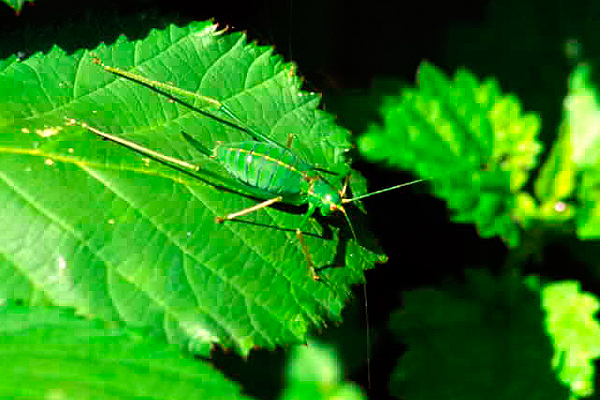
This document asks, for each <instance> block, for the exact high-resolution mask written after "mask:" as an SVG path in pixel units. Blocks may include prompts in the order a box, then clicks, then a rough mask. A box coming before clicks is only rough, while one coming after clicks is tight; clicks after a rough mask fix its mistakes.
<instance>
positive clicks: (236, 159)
mask: <svg viewBox="0 0 600 400" xmlns="http://www.w3.org/2000/svg"><path fill="white" fill-rule="evenodd" d="M213 156H214V157H215V158H216V159H217V160H219V161H220V162H221V164H222V165H223V166H224V167H225V169H226V170H227V171H228V172H229V173H230V174H231V175H233V176H234V177H235V178H237V179H238V180H240V181H242V182H244V183H245V184H247V185H249V186H252V187H255V188H258V189H261V190H264V191H267V192H269V193H271V194H273V195H274V196H283V197H284V199H289V200H296V201H297V200H299V199H300V197H302V195H303V194H304V193H303V188H306V180H305V174H306V172H307V171H310V169H311V168H310V165H308V164H306V163H305V162H303V161H302V160H300V159H299V158H298V157H297V156H296V155H294V154H293V153H292V152H291V151H290V150H288V149H286V148H282V147H278V146H275V145H271V144H269V143H265V142H257V141H248V142H238V143H226V144H220V145H217V146H216V147H215V148H214V150H213Z"/></svg>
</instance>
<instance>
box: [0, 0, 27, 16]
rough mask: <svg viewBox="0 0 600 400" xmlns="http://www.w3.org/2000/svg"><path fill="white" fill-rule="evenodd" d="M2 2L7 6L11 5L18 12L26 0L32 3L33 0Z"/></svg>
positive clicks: (7, 0)
mask: <svg viewBox="0 0 600 400" xmlns="http://www.w3.org/2000/svg"><path fill="white" fill-rule="evenodd" d="M2 2H4V3H6V4H7V5H8V6H9V7H12V8H13V9H14V10H15V12H16V13H17V14H18V13H20V12H21V10H22V9H23V4H25V3H26V2H30V3H33V0H2Z"/></svg>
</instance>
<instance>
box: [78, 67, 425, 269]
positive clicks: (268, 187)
mask: <svg viewBox="0 0 600 400" xmlns="http://www.w3.org/2000/svg"><path fill="white" fill-rule="evenodd" d="M93 62H94V63H95V64H97V65H99V66H101V67H102V68H104V70H105V71H107V72H110V73H113V74H115V75H118V76H120V77H123V78H126V79H129V80H132V81H134V82H137V83H141V84H143V85H145V86H148V87H150V88H152V89H155V90H157V91H160V92H164V93H167V94H174V95H179V96H187V97H191V98H193V99H194V100H197V101H198V100H199V101H200V102H201V103H202V104H204V106H206V107H211V108H213V109H216V110H218V111H220V112H222V113H223V114H224V115H225V116H227V117H228V119H229V120H231V121H232V122H233V124H234V125H236V126H237V127H238V128H239V129H240V130H242V131H244V132H246V133H248V135H249V136H251V138H252V140H249V141H242V142H235V143H218V144H216V145H215V147H214V148H213V149H212V150H209V149H207V148H205V147H204V146H203V145H202V144H200V143H198V142H197V141H196V140H195V139H193V138H192V137H190V136H189V135H188V134H187V133H185V132H182V134H183V136H184V138H185V139H186V140H187V141H188V142H190V144H192V145H193V146H194V147H195V148H196V149H197V150H199V151H200V152H201V153H202V154H204V155H205V156H208V157H210V158H212V159H215V160H217V161H218V162H219V163H220V164H221V165H222V166H223V167H224V168H225V170H226V171H227V172H228V173H229V174H230V175H231V177H233V178H234V179H235V180H236V181H237V182H239V183H240V184H241V185H243V186H244V187H248V188H250V189H251V191H252V192H253V193H254V194H255V195H256V196H257V197H258V198H260V199H264V201H262V202H260V203H257V204H256V205H254V206H252V207H249V208H246V209H243V210H240V211H237V212H232V213H230V214H227V215H225V216H223V217H216V222H217V223H223V222H225V221H230V220H234V219H236V218H238V217H241V216H244V215H246V214H250V213H252V212H254V211H257V210H260V209H262V208H265V207H269V206H271V205H273V204H276V203H283V204H289V205H293V206H303V205H307V206H308V209H307V211H306V213H305V214H304V216H303V218H302V220H301V221H300V223H299V225H298V226H297V227H296V229H295V231H296V237H297V238H298V241H299V243H300V246H301V249H302V252H303V253H304V256H305V258H306V264H307V266H308V270H309V274H310V276H311V278H312V279H314V280H319V279H320V276H319V274H318V273H317V271H316V269H315V265H314V263H313V261H312V257H311V253H310V251H309V248H308V246H307V244H306V243H305V241H304V237H303V231H302V229H303V228H304V227H305V226H306V223H307V221H308V220H309V218H310V217H312V216H313V215H314V214H315V212H316V211H317V209H318V210H319V211H320V213H321V215H323V216H329V215H332V214H334V213H336V212H341V213H342V214H344V216H345V218H346V221H347V222H348V226H349V228H350V230H351V232H352V235H353V236H354V238H355V239H356V234H355V232H354V228H353V227H352V223H351V221H350V218H349V217H348V214H347V213H346V210H345V208H344V204H347V203H351V202H355V201H358V200H360V199H363V198H366V197H369V196H373V195H376V194H379V193H383V192H387V191H390V190H394V189H398V188H401V187H403V186H407V185H410V184H413V183H416V182H419V181H421V179H419V180H415V181H411V182H407V183H403V184H399V185H396V186H392V187H389V188H385V189H382V190H378V191H375V192H372V193H367V194H364V195H362V196H357V197H353V198H346V197H345V195H346V190H347V186H348V180H346V182H345V183H344V185H343V187H342V188H341V189H336V188H335V187H334V186H333V185H332V184H331V183H330V182H329V181H328V180H327V179H326V178H325V176H324V174H326V173H329V174H333V172H330V171H327V170H324V169H322V168H318V167H316V166H314V165H312V164H310V163H309V162H308V161H305V160H304V159H303V158H302V157H301V156H300V155H299V154H297V153H296V152H295V151H294V150H293V148H292V138H293V137H292V136H290V137H289V138H288V143H287V144H286V145H283V144H280V143H278V142H276V141H274V140H272V139H271V138H269V137H268V136H266V135H264V134H263V133H261V132H259V131H257V130H255V129H252V128H250V127H249V126H248V125H247V124H245V123H244V122H243V121H242V120H241V119H240V118H238V117H237V116H236V115H235V114H234V113H233V112H232V111H231V110H230V109H229V108H228V107H227V106H226V105H225V104H223V103H222V102H220V101H219V100H217V99H215V98H212V97H207V96H202V95H200V94H197V93H194V92H190V91H187V90H184V89H180V88H178V87H176V86H172V85H169V84H166V83H162V82H158V81H153V80H150V79H148V78H146V77H144V76H141V75H137V74H133V73H130V72H128V71H125V70H122V69H119V68H116V67H112V66H109V65H105V64H104V63H102V61H101V60H100V59H98V58H94V59H93ZM207 115H208V116H210V114H207ZM80 124H81V125H82V126H83V127H85V128H86V129H88V130H90V131H91V132H93V133H95V134H97V135H98V136H100V137H101V138H103V139H106V140H110V141H113V142H115V143H117V144H120V145H122V146H125V147H127V148H130V149H132V150H135V151H137V152H139V153H141V154H143V155H147V156H149V157H152V158H154V159H156V160H159V161H161V162H163V163H166V164H168V165H171V166H176V167H178V168H182V169H185V170H188V171H191V172H192V173H196V172H198V171H199V170H200V167H199V166H197V165H193V164H190V163H188V162H186V161H183V160H181V159H177V158H173V157H170V156H168V155H165V154H162V153H159V152H156V151H154V150H151V149H149V148H147V147H143V146H140V145H138V144H136V143H134V142H132V141H129V140H126V139H123V138H121V137H118V136H115V135H111V134H109V133H106V132H102V131H100V130H98V129H96V128H94V127H92V126H89V125H88V124H86V123H80Z"/></svg>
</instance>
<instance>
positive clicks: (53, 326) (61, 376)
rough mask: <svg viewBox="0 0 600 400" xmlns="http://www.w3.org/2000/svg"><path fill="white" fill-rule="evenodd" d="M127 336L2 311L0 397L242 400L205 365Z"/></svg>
mask: <svg viewBox="0 0 600 400" xmlns="http://www.w3.org/2000/svg"><path fill="white" fill-rule="evenodd" d="M132 333H133V332H130V331H127V330H125V329H121V328H118V327H107V326H106V324H105V323H104V322H102V321H99V320H96V321H85V320H82V319H80V318H77V317H75V316H74V315H73V314H72V312H69V311H65V310H58V309H57V308H43V307H31V308H29V307H16V306H6V305H5V306H3V307H2V308H0V342H1V343H2V345H1V346H0V354H1V357H0V372H1V373H2V376H3V378H2V385H0V397H1V398H3V399H9V398H11V399H14V398H28V399H73V400H78V399H81V400H84V399H122V400H124V399H140V398H144V399H148V400H154V399H156V400H158V399H172V400H175V399H189V398H202V399H246V398H247V397H245V396H242V395H240V389H239V387H238V386H237V385H235V384H233V383H232V382H230V381H228V380H226V379H225V377H224V376H223V375H222V374H221V373H219V372H218V371H216V370H215V369H214V368H213V367H211V366H210V365H208V363H202V362H197V361H194V360H193V359H191V358H189V357H183V356H181V353H180V352H179V349H178V348H177V347H176V346H173V345H171V346H167V345H165V344H164V342H163V341H159V340H151V339H148V338H144V337H143V336H142V335H135V334H132ZM192 393H193V396H190V394H192Z"/></svg>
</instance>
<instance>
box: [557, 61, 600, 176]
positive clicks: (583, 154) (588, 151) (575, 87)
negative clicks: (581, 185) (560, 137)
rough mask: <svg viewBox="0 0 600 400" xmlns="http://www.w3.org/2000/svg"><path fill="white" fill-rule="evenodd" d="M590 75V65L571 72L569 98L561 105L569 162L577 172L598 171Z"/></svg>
mask: <svg viewBox="0 0 600 400" xmlns="http://www.w3.org/2000/svg"><path fill="white" fill-rule="evenodd" d="M591 71H592V70H591V67H590V66H589V65H585V64H582V65H579V66H578V67H577V68H576V69H575V70H574V71H573V72H572V74H571V79H570V82H569V83H570V85H569V95H568V96H567V97H566V99H565V102H564V104H565V111H566V123H567V124H568V126H569V130H570V139H571V147H572V154H571V159H572V160H573V162H574V163H575V164H576V165H577V167H578V169H580V170H582V169H586V168H589V167H597V165H598V163H599V162H600V105H599V104H598V98H597V95H596V87H595V86H594V84H593V83H592V80H591Z"/></svg>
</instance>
